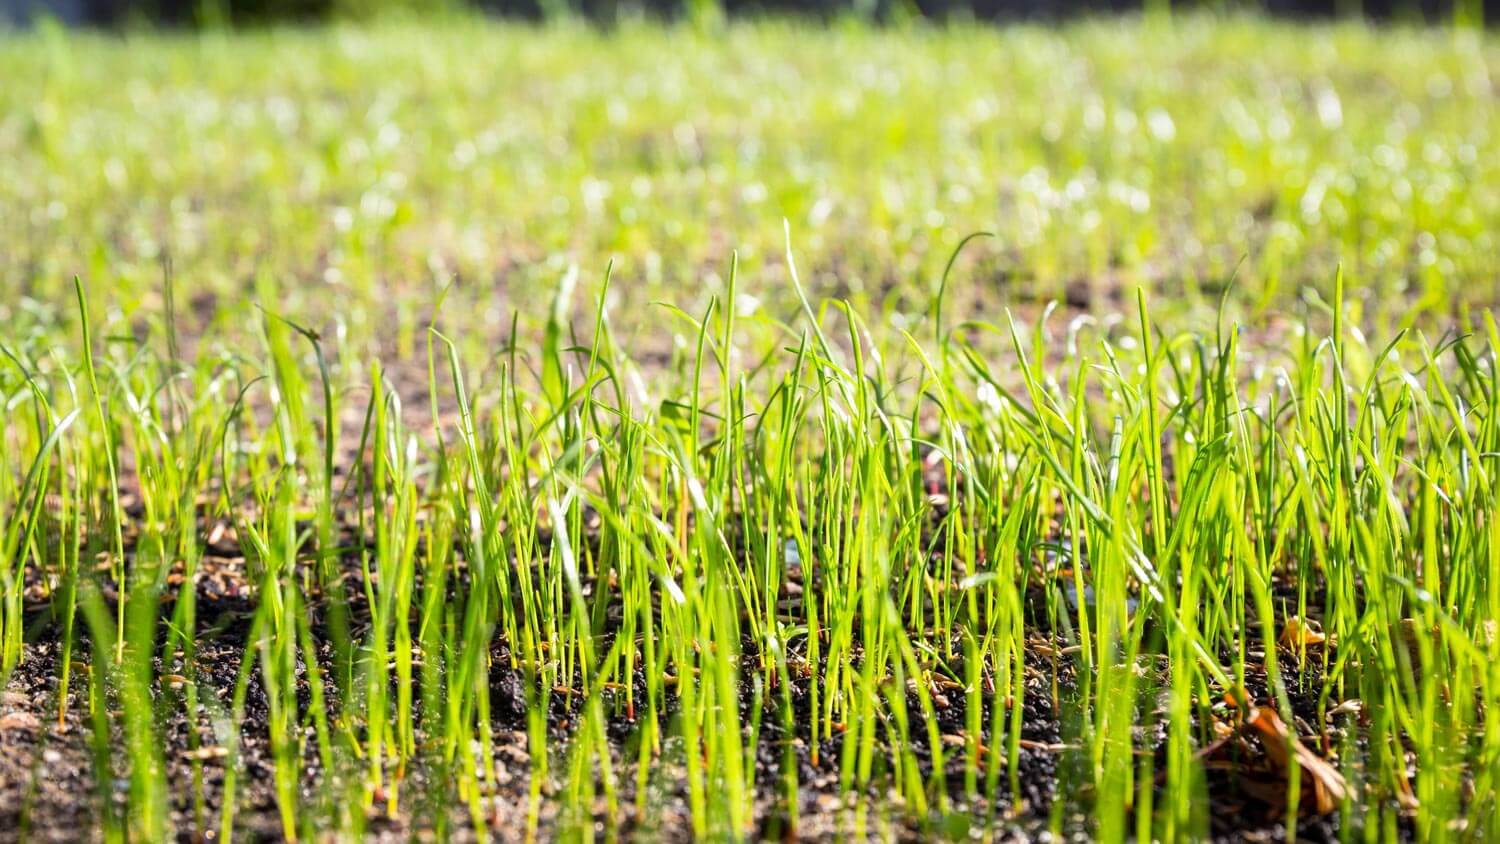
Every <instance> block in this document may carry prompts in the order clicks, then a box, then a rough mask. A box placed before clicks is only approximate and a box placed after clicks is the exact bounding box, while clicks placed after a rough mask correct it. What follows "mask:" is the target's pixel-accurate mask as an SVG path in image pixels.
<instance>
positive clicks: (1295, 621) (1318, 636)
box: [1280, 615, 1328, 648]
mask: <svg viewBox="0 0 1500 844" xmlns="http://www.w3.org/2000/svg"><path fill="white" fill-rule="evenodd" d="M1280 641H1281V644H1282V646H1283V647H1288V648H1304V647H1307V646H1308V645H1321V644H1323V643H1324V642H1326V641H1328V637H1327V636H1324V635H1323V631H1322V630H1319V629H1318V623H1317V622H1316V621H1308V620H1306V619H1303V618H1300V617H1298V616H1295V615H1294V616H1292V617H1291V618H1288V619H1287V620H1286V625H1285V626H1284V627H1282V628H1281V640H1280Z"/></svg>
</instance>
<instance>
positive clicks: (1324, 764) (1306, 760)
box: [1245, 706, 1349, 815]
mask: <svg viewBox="0 0 1500 844" xmlns="http://www.w3.org/2000/svg"><path fill="white" fill-rule="evenodd" d="M1245 726H1246V727H1249V728H1250V729H1252V730H1254V731H1255V733H1256V734H1257V735H1259V736H1260V740H1261V744H1262V745H1263V746H1264V747H1265V749H1266V754H1267V755H1268V756H1270V757H1271V759H1272V760H1273V761H1274V762H1276V764H1277V765H1278V766H1280V767H1281V769H1282V770H1283V771H1290V770H1291V765H1292V764H1293V762H1294V761H1295V764H1296V765H1297V767H1298V768H1300V769H1301V770H1302V783H1303V788H1304V789H1306V788H1308V787H1309V786H1310V787H1311V791H1312V795H1313V799H1314V805H1315V806H1316V808H1317V812H1318V814H1320V815H1326V814H1329V813H1330V812H1333V811H1335V810H1336V809H1338V806H1339V804H1340V803H1342V802H1343V801H1344V800H1346V799H1348V797H1349V784H1348V783H1347V782H1345V781H1344V775H1343V774H1341V773H1339V770H1338V769H1337V768H1335V767H1334V766H1333V765H1332V764H1331V763H1330V762H1329V761H1328V760H1327V759H1324V758H1323V757H1321V756H1319V755H1318V754H1317V753H1314V752H1313V750H1312V748H1310V747H1308V746H1307V745H1305V744H1303V743H1302V742H1301V741H1300V740H1299V739H1297V737H1296V736H1294V735H1292V733H1291V730H1290V729H1288V728H1287V725H1286V722H1285V721H1282V720H1281V716H1280V715H1278V714H1277V713H1276V710H1274V709H1272V708H1270V707H1268V706H1257V707H1253V708H1252V709H1251V710H1250V711H1249V713H1247V715H1246V718H1245ZM1288 744H1290V745H1291V751H1290V753H1289V752H1288V749H1287V746H1288Z"/></svg>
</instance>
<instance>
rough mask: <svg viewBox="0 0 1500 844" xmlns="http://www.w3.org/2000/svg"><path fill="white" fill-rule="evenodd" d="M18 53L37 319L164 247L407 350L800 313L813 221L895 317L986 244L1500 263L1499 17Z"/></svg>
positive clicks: (1387, 308)
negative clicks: (672, 312) (703, 316)
mask: <svg viewBox="0 0 1500 844" xmlns="http://www.w3.org/2000/svg"><path fill="white" fill-rule="evenodd" d="M0 44H3V48H0V78H4V79H6V80H8V82H7V84H6V85H4V86H0V161H3V162H4V164H3V165H0V244H4V256H5V257H4V262H3V283H4V284H5V285H6V286H8V287H9V288H10V289H11V291H13V292H14V293H15V294H16V295H7V296H6V297H4V298H3V299H0V319H4V320H20V322H14V323H13V324H14V325H17V326H21V325H24V324H25V321H26V320H28V319H32V318H34V317H40V318H45V314H46V312H47V311H48V307H49V306H48V305H46V304H43V303H55V302H65V301H67V297H66V296H65V295H62V294H64V293H65V292H66V290H65V287H66V285H68V284H70V283H71V277H72V276H73V274H75V273H78V274H81V275H83V276H85V278H86V279H87V280H89V281H90V282H91V283H92V284H94V285H95V286H96V287H97V288H99V289H100V290H103V291H107V293H104V294H102V295H105V296H106V297H107V298H106V302H107V303H108V305H109V306H110V307H112V308H115V309H118V310H120V311H121V312H123V313H125V314H127V315H128V314H129V313H131V312H133V311H135V310H136V309H138V308H140V307H141V306H142V305H143V304H145V305H150V304H152V303H153V302H154V299H153V297H155V296H157V295H158V294H159V290H160V287H161V279H162V274H163V262H164V260H165V259H166V258H167V257H168V256H170V259H171V261H172V263H173V264H174V266H175V270H176V273H177V276H178V278H179V280H180V281H181V282H182V284H181V286H180V289H182V290H187V291H191V293H192V296H193V297H194V311H195V312H196V313H197V314H198V315H199V319H200V321H201V324H199V325H197V326H196V327H197V328H199V329H201V328H205V327H207V322H206V321H207V320H209V319H211V318H213V315H214V314H216V313H217V314H218V319H220V320H221V327H223V328H225V329H232V328H233V325H234V323H236V322H237V321H240V319H241V317H242V310H241V308H238V307H233V306H234V305H236V304H239V305H241V306H243V305H244V304H245V303H247V302H248V301H250V300H251V299H258V300H260V301H266V300H267V299H270V300H272V301H276V302H278V303H280V305H281V306H282V307H283V308H285V309H287V310H288V312H289V313H293V314H300V315H302V316H304V317H306V318H308V319H310V320H314V321H316V320H318V319H322V318H324V317H325V316H333V317H335V318H336V319H338V320H339V321H340V322H341V324H343V325H344V327H345V329H346V330H347V331H349V332H350V334H351V337H352V338H355V339H359V338H370V339H372V340H378V341H386V340H389V339H390V338H391V337H393V336H395V333H393V332H392V331H391V329H392V327H399V328H400V329H401V331H400V332H399V334H400V336H402V337H405V338H408V339H409V338H410V337H411V336H412V334H413V332H415V331H417V329H418V327H419V326H421V325H425V322H426V319H427V316H428V313H429V311H430V306H431V304H432V303H433V302H434V301H435V299H436V298H437V294H438V291H439V290H440V289H442V288H444V287H445V286H447V285H449V284H450V282H455V281H456V285H455V292H454V294H453V298H452V299H450V301H451V302H453V303H454V306H455V309H456V311H457V312H458V313H460V314H465V315H469V317H468V321H469V322H471V323H474V324H475V326H476V327H477V325H478V324H479V323H484V324H487V325H489V326H490V327H492V328H494V329H495V330H496V331H499V330H501V329H502V328H504V327H506V326H508V323H509V320H510V313H511V310H512V309H513V308H518V309H520V310H521V311H522V312H523V313H527V312H532V313H545V312H546V308H545V307H544V306H545V303H546V301H547V298H548V297H549V296H550V290H551V289H552V287H553V286H554V285H555V283H556V279H557V278H558V277H559V276H560V275H561V274H562V273H563V272H564V271H565V270H566V269H567V268H568V267H569V266H575V265H576V266H577V267H579V268H580V269H581V271H582V272H583V273H584V275H585V277H590V278H592V277H598V276H600V275H602V274H603V272H604V270H605V266H606V264H607V263H608V262H609V261H610V260H614V261H615V262H616V264H615V272H616V278H617V282H618V283H617V285H616V288H615V289H616V295H617V296H618V297H619V298H620V300H621V302H623V303H624V305H625V306H626V307H627V308H629V307H633V306H634V305H636V304H644V303H645V302H648V301H650V300H652V299H656V298H665V299H670V300H672V301H674V302H677V303H679V304H683V305H684V306H694V305H695V303H698V302H701V301H703V299H704V298H705V297H706V296H707V295H709V294H712V293H714V292H717V291H720V290H722V287H723V283H724V280H723V277H724V275H725V270H726V269H727V266H728V263H729V259H730V255H731V252H732V251H733V250H738V251H739V255H740V258H741V264H742V267H741V268H742V271H743V275H742V283H741V285H740V290H741V291H742V292H743V293H744V294H745V295H746V296H747V297H749V300H747V303H746V306H747V309H748V310H747V311H746V312H747V313H749V312H751V311H753V310H754V308H756V307H757V306H758V305H764V306H766V307H767V308H768V309H769V312H770V313H772V314H784V313H786V312H789V310H790V308H789V303H787V302H786V301H785V300H786V298H787V295H786V285H785V274H784V271H783V269H782V267H781V261H782V259H781V257H780V256H781V254H782V249H783V243H782V239H783V229H782V220H783V219H785V220H787V221H788V223H789V226H790V229H791V233H792V238H793V241H794V246H795V248H796V250H797V254H798V260H799V263H800V264H801V265H802V268H803V270H804V274H805V275H806V276H807V277H808V278H809V279H810V282H811V285H812V287H813V288H814V290H815V292H817V293H819V294H828V293H832V294H837V295H842V296H845V297H848V298H850V299H851V300H853V301H855V302H856V304H859V305H861V306H862V307H867V308H871V309H872V310H873V311H875V312H880V313H885V314H887V315H889V316H890V318H891V319H890V321H891V322H893V323H894V324H896V325H897V326H899V325H901V324H904V322H907V321H910V319H912V318H914V317H915V316H916V315H919V314H920V313H921V312H922V311H923V310H924V309H925V308H926V307H927V305H928V302H929V300H930V296H931V291H932V289H933V285H934V282H935V279H936V277H937V275H938V274H939V273H940V271H941V269H942V265H943V263H944V261H945V260H946V259H947V257H948V255H949V253H950V251H951V250H952V248H953V247H954V245H955V244H956V243H957V242H958V241H959V239H961V238H962V237H964V236H965V235H967V234H969V233H971V232H974V231H978V230H987V231H992V232H994V233H995V234H996V237H995V238H994V239H992V240H988V241H985V242H983V243H981V244H978V245H977V246H976V248H973V249H971V250H968V251H967V252H966V254H965V257H964V258H963V260H962V261H961V262H960V265H959V271H960V275H959V277H960V278H961V279H962V284H959V285H956V290H955V297H956V298H955V300H954V301H955V303H956V306H957V307H961V308H969V309H976V308H978V309H982V308H984V307H987V306H988V305H993V304H995V303H998V302H1001V301H1003V302H1006V303H1015V302H1026V301H1042V300H1047V299H1054V298H1055V299H1059V300H1063V301H1065V302H1069V303H1072V304H1074V305H1077V306H1079V307H1083V308H1087V309H1091V310H1100V309H1110V308H1112V307H1113V306H1114V303H1116V302H1118V301H1121V298H1122V297H1123V298H1124V301H1130V298H1129V297H1130V296H1132V295H1133V293H1132V291H1133V288H1134V286H1135V285H1140V284H1145V285H1148V286H1149V287H1150V289H1151V291H1152V292H1153V293H1155V294H1157V297H1156V298H1157V299H1158V300H1160V301H1162V302H1165V303H1169V304H1170V305H1172V306H1174V307H1175V306H1177V305H1181V306H1183V307H1191V306H1194V305H1201V306H1203V307H1204V308H1212V307H1214V306H1215V305H1216V304H1217V302H1218V299H1219V297H1220V294H1221V292H1222V290H1223V289H1224V287H1225V285H1226V284H1227V283H1228V281H1229V279H1231V277H1233V278H1234V279H1235V284H1234V288H1235V291H1236V292H1235V294H1234V299H1235V303H1236V304H1244V305H1246V306H1248V307H1253V308H1276V307H1281V306H1284V305H1285V304H1287V303H1288V302H1292V301H1295V300H1297V299H1298V298H1300V297H1301V296H1302V295H1303V292H1304V287H1305V286H1313V287H1316V288H1318V289H1322V288H1327V287H1328V285H1329V284H1330V280H1331V277H1332V273H1333V271H1334V267H1335V265H1336V264H1338V263H1339V262H1342V263H1343V265H1344V267H1345V269H1346V272H1347V273H1348V275H1349V277H1350V279H1351V285H1350V288H1351V294H1352V295H1353V296H1354V297H1355V298H1356V300H1357V301H1358V302H1359V304H1360V306H1361V307H1362V308H1363V310H1362V311H1361V313H1363V314H1364V315H1365V317H1366V318H1368V319H1369V320H1377V321H1382V322H1391V323H1396V324H1409V323H1410V321H1412V320H1416V319H1420V318H1421V316H1422V315H1423V314H1424V313H1439V314H1442V315H1445V316H1451V315H1453V314H1457V313H1464V312H1466V311H1467V310H1468V309H1470V308H1472V307H1474V306H1476V305H1484V304H1489V303H1492V302H1494V301H1495V299H1496V296H1495V293H1496V282H1497V277H1500V276H1497V272H1496V269H1497V257H1496V243H1495V237H1496V234H1495V233H1496V231H1497V230H1500V226H1497V223H1500V158H1497V157H1496V156H1495V155H1494V154H1493V151H1494V149H1495V147H1496V144H1497V131H1500V119H1497V109H1496V81H1495V80H1496V73H1497V70H1500V42H1497V41H1496V40H1495V38H1494V37H1493V36H1492V35H1490V34H1488V33H1485V32H1479V31H1473V30H1455V29H1447V28H1444V29H1412V28H1381V27H1372V26H1369V25H1367V24H1364V23H1358V22H1345V23H1336V24H1323V25H1316V26H1304V25H1293V24H1287V23H1279V22H1275V21H1268V20H1265V19H1261V18H1252V17H1240V16H1231V17H1228V18H1225V17H1220V16H1207V15H1195V16H1177V17H1176V18H1175V19H1173V20H1172V21H1162V20H1157V19H1151V18H1122V19H1091V20H1084V21H1080V22H1074V23H1070V24H1067V25H1064V26H1061V27H1056V28H1054V27H1040V26H1015V27H1007V28H1001V29H996V28H990V27H985V26H976V25H964V24H954V25H945V26H917V27H896V28H892V27H871V26H868V25H865V24H862V23H854V22H845V23H842V24H838V25H834V26H831V27H824V28H810V27H806V26H802V25H799V24H796V23H790V22H785V21H761V22H735V23H725V24H722V25H715V26H709V27H699V26H689V25H664V24H659V23H646V22H640V23H632V24H624V25H621V26H618V27H614V28H613V29H611V30H608V31H605V30H601V29H599V28H596V27H592V26H588V25H585V24H582V23H579V22H577V21H571V20H570V21H564V22H557V23H553V24H548V25H544V26H540V27H537V26H531V25H518V24H514V23H504V22H499V21H495V20H491V19H488V18H475V17H469V16H460V17H457V18H439V19H437V20H434V21H429V22H418V21H414V20H411V19H406V20H402V21H394V22H386V23H379V24H375V25H370V26H359V27H350V26H337V27H332V28H319V29H310V30H308V29H288V28H271V29H264V30H258V31H251V32H246V33H239V34H230V33H206V34H201V35H195V34H187V33H178V34H172V33H137V32H127V33H125V34H98V33H95V34H89V33H78V32H72V31H67V30H61V29H57V28H46V27H44V28H41V29H38V30H34V31H31V32H26V33H17V34H12V35H10V36H6V37H5V39H4V41H0ZM643 312H644V311H639V310H638V311H632V312H631V313H643ZM1168 318H1169V315H1168ZM189 320H190V323H189V324H191V318H189ZM647 329H649V324H648V325H647ZM403 345H404V346H406V345H408V344H406V343H403Z"/></svg>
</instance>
